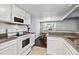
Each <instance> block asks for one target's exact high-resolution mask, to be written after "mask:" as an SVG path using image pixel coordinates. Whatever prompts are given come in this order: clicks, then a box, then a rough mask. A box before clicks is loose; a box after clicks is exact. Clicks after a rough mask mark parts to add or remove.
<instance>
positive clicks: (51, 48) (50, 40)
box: [47, 37, 62, 55]
mask: <svg viewBox="0 0 79 59" xmlns="http://www.w3.org/2000/svg"><path fill="white" fill-rule="evenodd" d="M47 54H53V55H60V54H62V43H61V39H60V38H56V37H47Z"/></svg>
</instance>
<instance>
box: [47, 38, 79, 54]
mask: <svg viewBox="0 0 79 59" xmlns="http://www.w3.org/2000/svg"><path fill="white" fill-rule="evenodd" d="M47 54H49V55H78V54H79V53H78V51H77V50H75V49H74V48H73V47H72V46H71V45H70V44H69V43H68V42H66V41H65V40H64V38H60V37H47Z"/></svg>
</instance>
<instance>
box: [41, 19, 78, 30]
mask: <svg viewBox="0 0 79 59" xmlns="http://www.w3.org/2000/svg"><path fill="white" fill-rule="evenodd" d="M44 23H50V24H53V23H56V28H53V27H52V31H54V30H56V31H76V30H77V19H65V20H63V21H52V22H44ZM41 27H42V25H41ZM41 29H42V28H41Z"/></svg>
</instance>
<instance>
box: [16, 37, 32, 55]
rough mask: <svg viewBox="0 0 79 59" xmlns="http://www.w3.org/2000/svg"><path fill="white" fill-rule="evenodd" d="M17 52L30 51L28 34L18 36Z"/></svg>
mask: <svg viewBox="0 0 79 59" xmlns="http://www.w3.org/2000/svg"><path fill="white" fill-rule="evenodd" d="M17 41H18V46H17V47H18V54H20V55H23V54H25V55H27V54H28V53H29V52H30V51H31V44H30V38H29V35H23V36H21V37H18V40H17Z"/></svg>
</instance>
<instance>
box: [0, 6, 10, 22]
mask: <svg viewBox="0 0 79 59" xmlns="http://www.w3.org/2000/svg"><path fill="white" fill-rule="evenodd" d="M10 20H11V5H10V4H0V21H7V22H9V21H10Z"/></svg>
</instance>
